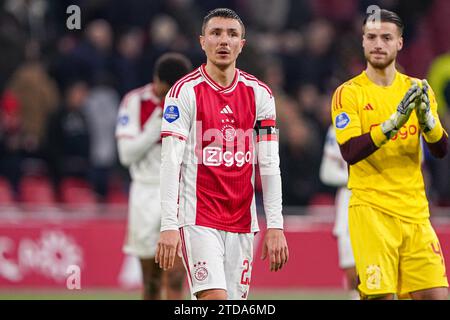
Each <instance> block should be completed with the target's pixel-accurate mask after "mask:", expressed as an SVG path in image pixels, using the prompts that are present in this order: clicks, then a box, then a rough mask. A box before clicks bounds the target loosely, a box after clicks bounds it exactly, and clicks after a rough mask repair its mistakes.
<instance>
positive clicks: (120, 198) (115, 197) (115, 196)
mask: <svg viewBox="0 0 450 320" xmlns="http://www.w3.org/2000/svg"><path fill="white" fill-rule="evenodd" d="M106 202H107V203H109V204H127V203H128V195H127V194H126V193H125V192H124V191H120V190H111V191H110V192H108V195H107V197H106Z"/></svg>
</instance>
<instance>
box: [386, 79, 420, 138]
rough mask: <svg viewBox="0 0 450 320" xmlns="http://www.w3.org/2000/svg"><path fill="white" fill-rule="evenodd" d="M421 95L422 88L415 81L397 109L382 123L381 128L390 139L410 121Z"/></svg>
mask: <svg viewBox="0 0 450 320" xmlns="http://www.w3.org/2000/svg"><path fill="white" fill-rule="evenodd" d="M421 95H422V90H421V89H420V87H419V85H418V84H417V82H415V81H413V82H412V84H411V87H410V88H409V90H408V91H407V92H406V94H405V95H404V96H403V99H402V101H400V103H399V105H398V106H397V111H396V112H395V113H394V114H393V115H392V116H391V117H390V118H389V119H388V120H386V121H385V122H383V123H382V124H381V130H382V131H383V133H384V134H385V135H386V137H387V138H388V139H390V138H392V137H393V136H395V135H396V134H397V132H398V130H399V129H401V127H403V125H404V124H405V123H406V122H407V121H408V119H409V116H410V115H411V112H412V111H413V110H414V108H415V106H416V102H417V99H419V98H420V97H421Z"/></svg>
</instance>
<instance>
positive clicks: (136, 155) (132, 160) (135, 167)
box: [116, 53, 192, 300]
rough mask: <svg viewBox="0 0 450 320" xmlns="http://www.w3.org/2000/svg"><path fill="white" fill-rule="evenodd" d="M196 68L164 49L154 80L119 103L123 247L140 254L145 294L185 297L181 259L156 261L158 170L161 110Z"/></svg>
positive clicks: (168, 297) (185, 59) (132, 253)
mask: <svg viewBox="0 0 450 320" xmlns="http://www.w3.org/2000/svg"><path fill="white" fill-rule="evenodd" d="M191 70H192V64H191V62H190V61H189V60H188V59H187V58H186V57H185V56H183V55H181V54H178V53H166V54H164V55H162V56H161V57H160V58H159V59H158V60H157V61H156V64H155V72H154V76H153V83H150V84H147V85H145V86H143V87H141V88H138V89H135V90H132V91H131V92H129V93H128V94H127V95H125V97H124V99H123V101H122V103H121V105H120V109H119V114H118V122H117V128H116V138H117V144H118V151H119V159H120V162H121V163H122V165H124V166H126V167H130V174H131V178H132V183H131V187H130V198H129V212H128V215H129V216H128V229H127V237H126V240H125V244H124V248H123V250H124V252H125V253H127V254H130V255H135V256H137V257H139V258H140V262H141V268H142V278H143V288H144V292H143V298H144V299H146V300H147V299H152V300H153V299H162V298H167V299H182V298H184V295H183V282H184V279H185V272H184V268H183V264H182V262H181V259H177V262H176V263H175V268H173V269H171V270H170V271H169V272H163V271H162V270H161V269H160V268H159V267H158V265H157V264H155V262H154V256H155V252H156V245H157V242H158V238H159V229H160V224H161V205H160V202H161V200H160V194H159V192H160V186H159V170H160V168H161V139H160V135H161V132H160V130H161V116H162V106H163V103H164V102H163V99H164V96H165V95H166V93H167V92H168V91H169V89H170V87H171V86H172V85H173V84H174V83H175V82H176V81H177V80H178V79H180V78H181V77H183V76H184V75H186V74H187V73H188V72H189V71H191Z"/></svg>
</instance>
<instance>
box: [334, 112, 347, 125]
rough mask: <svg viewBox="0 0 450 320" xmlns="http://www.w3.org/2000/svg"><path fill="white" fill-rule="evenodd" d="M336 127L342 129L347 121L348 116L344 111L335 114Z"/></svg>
mask: <svg viewBox="0 0 450 320" xmlns="http://www.w3.org/2000/svg"><path fill="white" fill-rule="evenodd" d="M335 123H336V128H338V129H344V128H345V127H346V126H347V125H348V124H349V123H350V118H349V117H348V115H347V114H346V113H345V112H342V113H340V114H338V115H337V116H336V121H335Z"/></svg>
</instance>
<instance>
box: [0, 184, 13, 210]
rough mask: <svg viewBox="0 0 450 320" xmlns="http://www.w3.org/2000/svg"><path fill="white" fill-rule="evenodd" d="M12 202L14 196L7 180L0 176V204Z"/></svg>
mask: <svg viewBox="0 0 450 320" xmlns="http://www.w3.org/2000/svg"><path fill="white" fill-rule="evenodd" d="M12 203H14V196H13V192H12V190H11V186H10V185H9V182H8V181H7V180H6V179H4V178H0V205H9V204H12Z"/></svg>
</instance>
